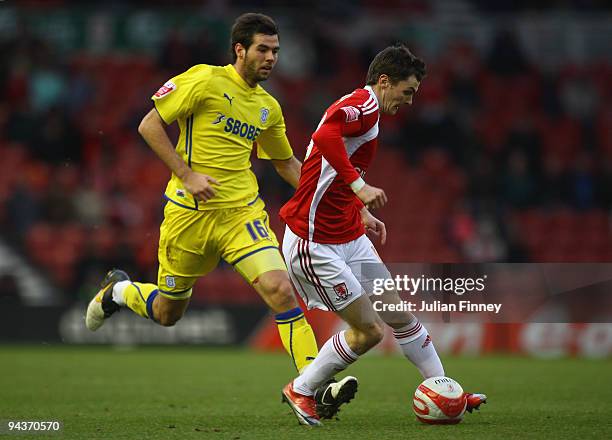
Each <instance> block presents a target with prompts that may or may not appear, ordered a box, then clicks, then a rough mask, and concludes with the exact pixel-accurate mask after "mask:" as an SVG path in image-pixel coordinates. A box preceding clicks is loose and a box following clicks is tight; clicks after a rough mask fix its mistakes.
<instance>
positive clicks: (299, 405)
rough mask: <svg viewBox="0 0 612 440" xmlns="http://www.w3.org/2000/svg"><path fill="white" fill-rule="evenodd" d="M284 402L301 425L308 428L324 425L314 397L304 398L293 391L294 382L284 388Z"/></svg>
mask: <svg viewBox="0 0 612 440" xmlns="http://www.w3.org/2000/svg"><path fill="white" fill-rule="evenodd" d="M282 401H283V402H285V403H287V405H289V406H290V407H291V409H292V410H293V412H294V413H295V416H296V417H297V419H298V422H300V424H302V425H307V426H321V425H323V424H322V423H321V422H320V421H319V415H318V414H317V409H316V407H317V404H316V402H315V399H314V396H304V395H303V394H300V393H296V392H295V391H294V390H293V381H291V382H289V383H288V384H287V385H285V388H283V399H282Z"/></svg>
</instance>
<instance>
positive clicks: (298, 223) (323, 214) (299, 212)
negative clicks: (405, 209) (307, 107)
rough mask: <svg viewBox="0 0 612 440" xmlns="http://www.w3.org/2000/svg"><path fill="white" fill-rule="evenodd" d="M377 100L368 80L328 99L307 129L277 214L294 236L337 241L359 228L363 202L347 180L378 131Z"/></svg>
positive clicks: (364, 161)
mask: <svg viewBox="0 0 612 440" xmlns="http://www.w3.org/2000/svg"><path fill="white" fill-rule="evenodd" d="M378 118H379V114H378V100H377V98H376V95H375V94H374V92H373V91H372V89H371V88H370V87H369V86H366V87H365V88H364V89H357V90H355V91H354V92H353V93H351V94H349V95H346V96H344V97H342V98H341V99H339V100H338V101H336V102H335V103H333V104H332V105H331V106H330V107H329V108H328V109H327V111H326V112H325V114H324V115H323V119H321V122H320V124H319V127H318V128H317V130H316V131H315V132H314V133H313V135H312V140H311V141H310V144H309V145H308V150H307V152H306V158H305V159H304V163H303V165H302V172H301V175H300V183H299V185H298V187H297V189H296V191H295V194H294V195H293V197H292V198H291V199H290V200H289V201H288V202H287V203H286V204H285V205H284V206H283V207H282V208H281V210H280V216H281V218H282V219H283V220H284V221H285V223H286V224H287V225H288V226H289V228H290V229H291V230H292V231H293V232H294V233H295V234H296V235H298V236H299V237H302V238H303V239H305V240H310V241H314V242H315V243H327V244H339V243H347V242H349V241H352V240H355V239H356V238H358V237H360V236H361V235H363V234H365V228H364V226H363V223H362V222H361V215H360V214H359V211H360V210H361V208H363V203H361V200H359V199H358V198H357V196H356V195H355V194H354V193H353V190H352V189H351V187H350V184H351V183H352V182H354V181H355V180H357V179H358V178H359V177H360V176H363V175H365V172H366V171H367V169H368V167H369V165H370V163H371V162H372V159H373V158H374V154H375V153H376V147H377V137H378Z"/></svg>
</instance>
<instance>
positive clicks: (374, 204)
mask: <svg viewBox="0 0 612 440" xmlns="http://www.w3.org/2000/svg"><path fill="white" fill-rule="evenodd" d="M357 197H359V199H360V200H361V201H362V202H363V204H364V205H366V206H367V207H368V209H378V208H382V207H383V206H385V203H387V195H386V194H385V192H384V191H383V190H382V189H380V188H376V187H375V186H370V185H368V184H367V183H366V184H365V185H364V186H363V188H361V189H360V190H359V191H357Z"/></svg>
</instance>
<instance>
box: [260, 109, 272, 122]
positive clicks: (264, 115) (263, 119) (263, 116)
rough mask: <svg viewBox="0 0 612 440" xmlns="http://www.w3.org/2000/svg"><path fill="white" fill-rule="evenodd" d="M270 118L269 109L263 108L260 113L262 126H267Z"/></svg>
mask: <svg viewBox="0 0 612 440" xmlns="http://www.w3.org/2000/svg"><path fill="white" fill-rule="evenodd" d="M268 116H270V110H268V109H267V108H262V109H261V110H260V113H259V119H260V120H261V123H262V124H265V123H266V122H267V121H268Z"/></svg>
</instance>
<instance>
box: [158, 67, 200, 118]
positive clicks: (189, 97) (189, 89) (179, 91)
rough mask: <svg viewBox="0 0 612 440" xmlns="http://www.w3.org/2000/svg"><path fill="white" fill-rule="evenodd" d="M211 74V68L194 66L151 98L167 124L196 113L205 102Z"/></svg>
mask: <svg viewBox="0 0 612 440" xmlns="http://www.w3.org/2000/svg"><path fill="white" fill-rule="evenodd" d="M210 73H211V72H210V66H206V65H198V66H194V67H192V68H191V69H189V70H188V71H186V72H184V73H181V74H180V75H177V76H175V77H174V78H172V79H170V80H169V81H166V83H165V84H164V85H163V86H162V87H161V88H160V89H159V90H158V91H157V92H156V93H155V94H154V95H153V96H151V99H152V100H153V103H154V104H155V108H156V109H157V112H158V113H159V115H160V116H161V118H162V119H163V120H164V122H165V123H166V124H171V123H172V122H174V121H175V120H177V119H179V118H185V117H187V116H188V115H190V114H192V113H193V112H194V111H195V109H196V108H197V107H198V106H199V104H200V103H201V102H202V101H203V97H204V93H205V91H206V87H207V85H208V80H209V79H210V77H211V75H210Z"/></svg>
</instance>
